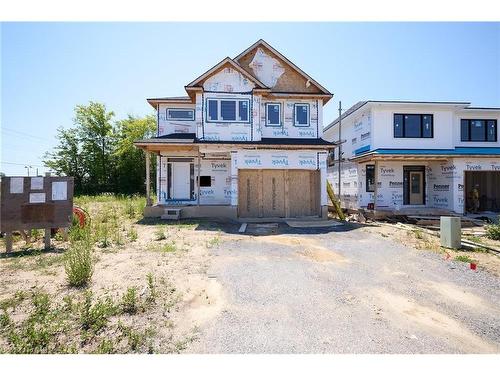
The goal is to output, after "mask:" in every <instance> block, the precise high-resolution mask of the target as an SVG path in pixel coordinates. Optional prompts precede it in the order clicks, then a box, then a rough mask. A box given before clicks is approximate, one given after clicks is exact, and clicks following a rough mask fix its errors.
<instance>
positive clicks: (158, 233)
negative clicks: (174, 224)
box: [154, 226, 167, 241]
mask: <svg viewBox="0 0 500 375" xmlns="http://www.w3.org/2000/svg"><path fill="white" fill-rule="evenodd" d="M166 238H167V236H165V230H164V229H163V226H160V227H158V228H156V230H155V233H154V239H155V241H161V240H164V239H166Z"/></svg>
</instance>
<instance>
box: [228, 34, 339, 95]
mask: <svg viewBox="0 0 500 375" xmlns="http://www.w3.org/2000/svg"><path fill="white" fill-rule="evenodd" d="M233 60H234V61H235V62H236V63H238V64H239V66H241V68H243V69H244V70H245V71H246V72H248V73H249V74H250V75H252V76H254V77H256V78H257V79H259V80H260V81H261V82H262V83H264V84H265V85H267V86H268V87H269V88H270V89H271V92H285V93H307V94H319V95H332V94H331V93H330V92H329V91H328V90H327V89H325V88H324V87H323V86H321V85H320V84H319V83H318V82H316V81H315V80H314V79H313V78H311V77H310V76H309V75H308V74H306V73H305V72H304V71H302V70H301V69H300V68H299V67H297V66H296V65H295V64H294V63H292V62H291V61H290V60H288V59H287V58H286V57H285V56H283V55H282V54H281V53H280V52H278V51H277V50H276V49H274V48H273V47H272V46H270V45H269V44H268V43H267V42H265V41H264V40H262V39H260V40H258V41H257V42H256V43H254V44H253V45H251V46H250V47H249V48H247V49H246V50H245V51H243V52H242V53H240V54H239V55H238V56H236V57H235V58H234V59H233Z"/></svg>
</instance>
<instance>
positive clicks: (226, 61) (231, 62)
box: [185, 57, 268, 89]
mask: <svg viewBox="0 0 500 375" xmlns="http://www.w3.org/2000/svg"><path fill="white" fill-rule="evenodd" d="M226 64H229V65H231V67H233V68H234V69H235V70H237V71H238V72H240V73H241V74H243V75H244V76H246V77H247V78H248V79H250V80H251V81H252V82H253V83H255V84H256V85H257V86H258V87H259V88H261V89H267V88H268V87H267V86H266V85H264V84H263V83H262V82H261V81H259V80H258V79H257V78H256V77H254V76H253V75H251V74H250V73H248V72H247V71H246V70H245V69H243V68H242V67H241V66H240V65H238V64H237V63H235V62H234V60H232V59H231V58H230V57H226V58H225V59H223V60H222V61H221V62H219V63H218V64H216V65H215V66H213V67H212V68H210V69H209V70H207V71H206V72H205V73H203V74H202V75H201V76H199V77H198V78H196V79H195V80H194V81H192V82H190V83H188V84H187V85H186V86H185V87H186V88H189V87H198V86H199V83H200V82H201V81H203V80H205V79H206V78H208V77H210V76H211V75H213V74H215V73H218V72H219V70H221V69H222V68H223V67H224V65H226Z"/></svg>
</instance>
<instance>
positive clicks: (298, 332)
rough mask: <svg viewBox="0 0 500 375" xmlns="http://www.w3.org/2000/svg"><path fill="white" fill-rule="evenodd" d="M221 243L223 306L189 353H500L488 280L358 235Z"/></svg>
mask: <svg viewBox="0 0 500 375" xmlns="http://www.w3.org/2000/svg"><path fill="white" fill-rule="evenodd" d="M283 232H286V233H283ZM224 238H225V240H224V241H223V242H222V243H221V245H220V246H219V247H217V248H214V249H213V254H214V257H213V262H212V265H211V268H210V269H209V271H208V273H209V275H210V277H212V278H214V279H216V280H217V281H218V282H219V283H220V284H221V286H222V290H223V300H224V302H223V304H224V306H223V308H222V311H221V312H220V314H219V315H218V316H217V317H216V318H214V319H212V320H211V321H210V322H208V323H207V324H205V325H204V326H202V327H200V337H199V340H197V341H196V342H194V343H193V344H192V345H191V347H190V348H189V351H190V352H195V353H491V352H493V353H499V352H500V314H499V312H500V311H499V302H500V282H499V279H498V278H497V277H495V276H493V275H491V274H489V273H487V272H485V271H481V270H480V271H478V272H474V271H471V270H469V269H468V267H467V266H468V264H465V263H460V262H455V261H451V260H445V259H443V257H442V255H439V254H436V253H433V252H430V251H422V250H415V249H412V248H407V247H405V246H404V245H403V244H398V243H396V242H394V241H391V240H389V239H386V238H383V237H381V236H380V235H377V234H373V233H368V232H367V231H365V230H363V229H361V228H358V229H354V228H352V227H343V228H340V229H338V228H337V229H336V230H335V231H330V232H328V231H325V230H319V231H316V232H312V231H311V230H300V229H291V228H288V227H287V226H286V225H283V226H280V229H279V232H278V234H277V235H271V236H251V235H235V234H232V235H225V236H224Z"/></svg>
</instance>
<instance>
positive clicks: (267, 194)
mask: <svg viewBox="0 0 500 375" xmlns="http://www.w3.org/2000/svg"><path fill="white" fill-rule="evenodd" d="M262 190H263V194H262V197H263V216H264V217H285V172H284V171H283V170H282V169H281V170H280V169H277V170H272V169H266V170H263V171H262Z"/></svg>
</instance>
